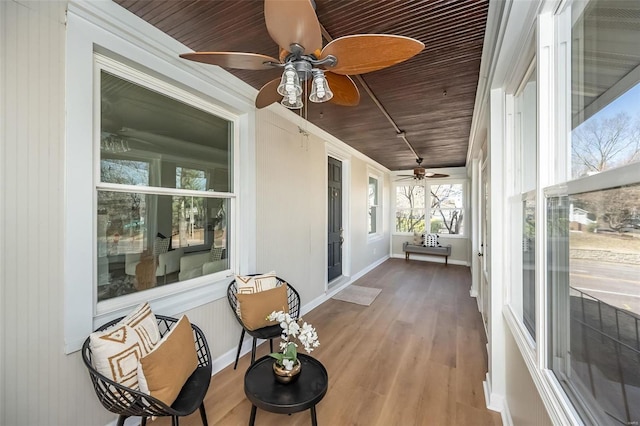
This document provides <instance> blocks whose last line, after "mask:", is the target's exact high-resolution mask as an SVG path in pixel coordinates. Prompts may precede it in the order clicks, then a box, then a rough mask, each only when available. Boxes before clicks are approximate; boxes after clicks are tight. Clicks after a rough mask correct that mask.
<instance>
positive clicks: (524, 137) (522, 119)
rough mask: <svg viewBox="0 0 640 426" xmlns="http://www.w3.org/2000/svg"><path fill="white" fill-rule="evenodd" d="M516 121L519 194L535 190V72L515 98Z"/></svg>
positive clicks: (536, 139)
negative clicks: (520, 186) (520, 184)
mask: <svg viewBox="0 0 640 426" xmlns="http://www.w3.org/2000/svg"><path fill="white" fill-rule="evenodd" d="M516 119H517V126H518V132H519V135H518V139H519V143H520V153H521V158H520V163H521V164H522V188H521V192H527V191H531V190H533V189H535V188H536V174H537V167H538V162H537V158H538V149H537V147H538V128H537V93H536V71H535V70H533V72H532V73H531V76H530V77H529V79H528V80H527V82H526V84H525V86H524V89H523V90H522V92H521V93H519V94H518V96H517V98H516Z"/></svg>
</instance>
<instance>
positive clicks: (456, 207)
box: [429, 183, 464, 234]
mask: <svg viewBox="0 0 640 426" xmlns="http://www.w3.org/2000/svg"><path fill="white" fill-rule="evenodd" d="M429 188H430V192H431V218H430V224H429V229H430V231H431V232H432V233H434V234H462V233H463V230H464V227H463V220H462V219H463V217H464V208H463V207H464V206H463V193H462V184H461V183H453V184H444V185H429Z"/></svg>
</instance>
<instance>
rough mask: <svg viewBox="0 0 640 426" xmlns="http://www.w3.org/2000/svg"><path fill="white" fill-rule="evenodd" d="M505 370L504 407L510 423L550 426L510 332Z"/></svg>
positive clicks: (508, 333) (506, 343)
mask: <svg viewBox="0 0 640 426" xmlns="http://www.w3.org/2000/svg"><path fill="white" fill-rule="evenodd" d="M506 335H507V336H506V339H505V358H506V362H505V370H506V389H507V392H506V402H507V404H506V407H508V410H509V414H510V416H511V423H512V424H513V425H517V426H546V425H551V424H552V422H551V419H550V418H549V415H548V414H547V410H546V408H545V407H544V404H543V403H542V399H541V398H540V395H539V394H538V391H537V389H536V386H535V384H534V383H533V379H532V378H531V374H529V370H528V369H527V365H526V364H525V362H524V359H522V354H521V353H520V349H518V345H517V344H516V341H515V340H514V338H513V336H512V335H511V332H510V331H509V330H507V331H506Z"/></svg>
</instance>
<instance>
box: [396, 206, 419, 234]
mask: <svg viewBox="0 0 640 426" xmlns="http://www.w3.org/2000/svg"><path fill="white" fill-rule="evenodd" d="M424 229H425V227H424V209H403V210H397V211H396V232H418V233H420V234H423V233H424Z"/></svg>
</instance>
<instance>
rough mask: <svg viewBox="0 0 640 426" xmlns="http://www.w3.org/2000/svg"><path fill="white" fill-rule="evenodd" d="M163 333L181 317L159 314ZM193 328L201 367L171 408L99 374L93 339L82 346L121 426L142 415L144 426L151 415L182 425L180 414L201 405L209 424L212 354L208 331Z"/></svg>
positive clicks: (99, 392) (99, 389) (99, 393)
mask: <svg viewBox="0 0 640 426" xmlns="http://www.w3.org/2000/svg"><path fill="white" fill-rule="evenodd" d="M121 319H122V318H118V319H115V320H113V321H110V322H108V323H107V324H105V325H103V326H102V327H100V328H98V330H97V331H102V330H106V329H107V328H109V327H112V326H113V325H115V324H116V323H118V322H119V321H120V320H121ZM156 319H157V321H158V328H159V329H160V335H161V336H163V335H164V334H166V333H167V332H168V331H169V330H170V329H171V327H172V326H173V325H174V324H175V323H177V322H178V319H177V318H171V317H166V316H163V315H156ZM191 327H192V328H193V334H194V341H195V345H196V354H197V356H198V367H197V368H196V371H194V372H193V374H191V376H190V377H189V378H188V379H187V382H186V383H185V384H184V386H183V387H182V390H181V391H180V394H179V395H178V397H177V399H176V400H175V402H174V403H173V404H171V406H170V407H169V406H168V405H166V404H165V403H163V402H162V401H159V400H158V399H156V398H154V397H152V396H150V395H146V394H144V393H142V392H140V391H137V390H133V389H130V388H127V387H126V386H122V385H121V384H119V383H116V382H114V381H113V380H110V379H108V378H106V377H105V376H103V375H102V374H100V373H98V371H96V369H95V368H94V367H93V365H92V363H91V348H90V347H89V338H87V340H85V342H84V345H82V360H83V361H84V364H85V365H86V366H87V369H88V370H89V376H90V377H91V381H92V382H93V387H94V389H95V391H96V395H97V396H98V399H99V400H100V402H101V403H102V405H103V406H104V408H106V409H107V410H109V411H111V412H112V413H115V414H118V415H119V417H118V426H122V425H124V421H125V419H126V418H127V417H131V416H140V417H142V426H145V425H146V424H147V417H152V416H158V417H160V416H171V424H172V425H173V426H178V417H182V416H187V415H189V414H191V413H193V412H194V411H196V410H197V409H198V407H199V408H200V417H201V418H202V424H203V425H204V426H207V425H208V423H207V413H206V411H205V409H204V402H203V401H204V397H205V395H206V394H207V390H208V389H209V383H210V382H211V371H212V366H211V354H210V352H209V346H208V345H207V340H206V339H205V337H204V333H203V332H202V330H200V328H198V326H196V325H193V324H191Z"/></svg>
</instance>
